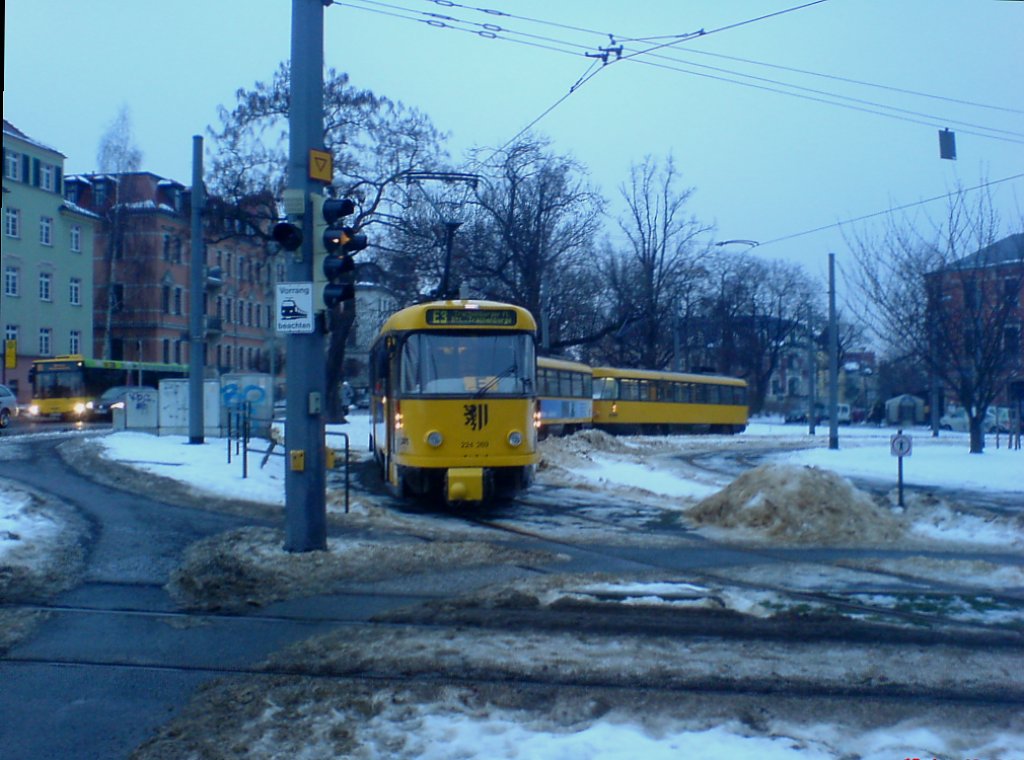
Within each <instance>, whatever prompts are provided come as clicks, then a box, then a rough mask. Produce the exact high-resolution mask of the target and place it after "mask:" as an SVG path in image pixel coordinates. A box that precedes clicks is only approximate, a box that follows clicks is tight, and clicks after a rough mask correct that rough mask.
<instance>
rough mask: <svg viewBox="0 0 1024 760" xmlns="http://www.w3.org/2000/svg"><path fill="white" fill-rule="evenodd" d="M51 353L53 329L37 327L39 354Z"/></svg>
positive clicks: (48, 354) (46, 354)
mask: <svg viewBox="0 0 1024 760" xmlns="http://www.w3.org/2000/svg"><path fill="white" fill-rule="evenodd" d="M52 353H53V329H52V328H49V327H40V328H39V355H40V356H50V355H51V354H52Z"/></svg>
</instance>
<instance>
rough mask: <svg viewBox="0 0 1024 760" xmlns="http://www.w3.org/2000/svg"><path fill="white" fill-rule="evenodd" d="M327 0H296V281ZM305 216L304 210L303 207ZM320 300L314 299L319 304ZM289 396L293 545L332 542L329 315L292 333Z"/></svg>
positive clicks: (291, 162) (306, 270)
mask: <svg viewBox="0 0 1024 760" xmlns="http://www.w3.org/2000/svg"><path fill="white" fill-rule="evenodd" d="M323 78H324V4H323V0H292V38H291V104H290V107H289V112H288V131H289V142H288V189H289V190H292V191H299V192H300V193H301V194H302V197H303V198H304V199H305V201H304V203H303V204H302V205H303V206H304V212H303V213H302V216H301V219H298V218H297V219H296V220H295V221H298V222H300V223H301V226H302V247H301V248H300V249H299V250H297V251H295V252H294V253H291V254H288V255H287V259H288V260H287V267H286V275H285V276H286V277H287V279H288V281H289V282H308V283H312V282H313V210H312V203H311V201H310V199H309V195H310V193H313V192H316V193H319V192H321V185H320V184H319V183H317V182H314V181H313V180H312V179H310V176H309V160H310V158H309V152H310V150H311V149H313V148H316V149H318V150H320V149H323V142H324V116H323V111H324V107H323V103H324V94H323V90H324V88H323ZM296 216H298V215H296ZM317 307H319V304H314V308H317ZM286 351H287V366H286V367H285V372H286V377H287V379H286V386H287V390H286V393H285V399H286V403H287V420H286V425H285V454H286V459H285V546H284V548H285V550H286V551H291V552H307V551H317V550H324V549H326V548H327V506H326V505H327V498H326V489H327V473H326V469H325V468H326V465H327V456H326V452H325V450H324V418H323V410H324V409H325V408H326V406H327V404H326V399H325V398H324V396H325V391H326V386H327V375H326V360H325V354H324V322H323V320H317V323H316V325H315V328H314V332H312V333H309V334H289V335H288V337H287V341H286Z"/></svg>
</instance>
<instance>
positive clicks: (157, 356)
mask: <svg viewBox="0 0 1024 760" xmlns="http://www.w3.org/2000/svg"><path fill="white" fill-rule="evenodd" d="M65 184H66V194H67V197H68V198H69V199H73V200H74V202H75V203H77V204H78V205H80V206H83V207H85V208H87V209H89V210H90V211H91V212H94V213H96V214H97V215H99V216H100V218H102V220H103V224H102V227H101V229H100V231H99V233H98V235H97V239H96V250H95V258H94V260H95V270H94V272H95V277H94V282H95V298H94V310H93V316H94V325H95V331H94V335H95V338H94V349H93V350H94V352H95V355H96V356H97V357H100V358H108V359H124V360H140V361H155V362H174V363H187V362H188V357H189V349H188V342H189V308H190V307H189V287H190V271H191V231H190V218H191V207H190V201H191V193H190V191H189V189H188V188H186V187H185V186H184V185H182V184H180V183H178V182H175V181H173V180H169V179H166V178H163V177H160V176H158V175H156V174H152V173H150V172H131V173H123V174H88V175H77V176H73V177H68V178H67V180H66V183H65ZM237 216H238V215H235V214H232V213H231V208H230V207H229V206H226V205H224V204H219V203H217V202H215V201H213V202H211V203H210V205H209V206H208V208H207V209H206V212H205V213H204V215H203V226H204V237H205V239H206V240H207V244H206V267H205V273H204V274H205V276H204V292H203V315H204V338H205V341H206V354H205V365H206V367H207V368H208V370H209V374H215V373H224V372H239V371H241V372H244V371H268V370H269V369H270V367H271V365H274V366H275V367H280V366H281V365H280V360H279V357H278V356H277V355H276V353H275V352H277V351H278V349H277V347H276V346H275V341H274V339H273V328H274V320H273V300H274V298H273V282H274V278H275V276H276V272H275V271H274V270H275V267H274V265H273V264H272V262H271V260H270V258H269V256H268V255H267V252H266V247H265V244H264V241H263V240H262V239H260V238H258V237H256V235H255V234H254V233H255V230H253V229H247V228H246V227H245V225H244V223H241V222H239V221H236V220H237ZM211 241H214V242H211ZM272 354H274V359H272V358H271V356H272Z"/></svg>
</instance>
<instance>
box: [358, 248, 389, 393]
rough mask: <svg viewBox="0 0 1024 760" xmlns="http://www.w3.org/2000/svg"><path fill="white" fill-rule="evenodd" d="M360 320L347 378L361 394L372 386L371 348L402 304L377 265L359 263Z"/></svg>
mask: <svg viewBox="0 0 1024 760" xmlns="http://www.w3.org/2000/svg"><path fill="white" fill-rule="evenodd" d="M355 304H356V321H355V324H354V325H353V326H352V331H351V332H350V333H349V336H348V343H347V344H346V348H345V372H344V377H345V380H347V381H348V383H349V385H351V386H352V388H353V389H355V390H356V392H357V394H359V393H361V392H363V391H364V390H365V389H368V388H369V386H370V376H369V362H370V347H371V346H372V345H373V341H374V338H376V337H377V333H378V332H379V331H380V328H381V326H383V324H384V322H385V321H386V320H387V318H388V317H390V316H391V315H392V314H393V313H394V312H395V311H397V310H398V308H399V306H400V303H399V300H398V296H397V294H396V293H395V292H394V291H393V290H392V289H391V288H390V287H389V286H388V284H387V274H386V273H385V272H384V270H383V269H381V268H380V267H379V266H378V265H377V264H374V263H372V262H364V263H360V264H357V265H356V299H355Z"/></svg>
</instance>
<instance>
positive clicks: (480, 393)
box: [474, 362, 519, 398]
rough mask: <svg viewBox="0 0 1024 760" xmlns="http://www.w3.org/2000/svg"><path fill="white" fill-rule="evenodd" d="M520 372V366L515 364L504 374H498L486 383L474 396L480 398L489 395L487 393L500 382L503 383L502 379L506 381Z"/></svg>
mask: <svg viewBox="0 0 1024 760" xmlns="http://www.w3.org/2000/svg"><path fill="white" fill-rule="evenodd" d="M518 371H519V366H518V365H517V364H516V363H515V362H513V363H512V366H511V367H509V368H508V369H506V370H504V371H503V372H500V373H498V374H497V375H495V376H494V377H492V378H491V379H490V380H488V381H487V382H486V383H484V385H482V386H481V387H480V388H479V389H478V390H477V392H476V393H475V394H474V396H475V397H476V398H480V397H481V396H483V395H485V394H486V393H487V391H489V390H491V388H493V387H494V386H496V385H497V384H498V383H499V381H501V380H502V379H504V378H506V377H509V376H510V375H515V374H516V372H518Z"/></svg>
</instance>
